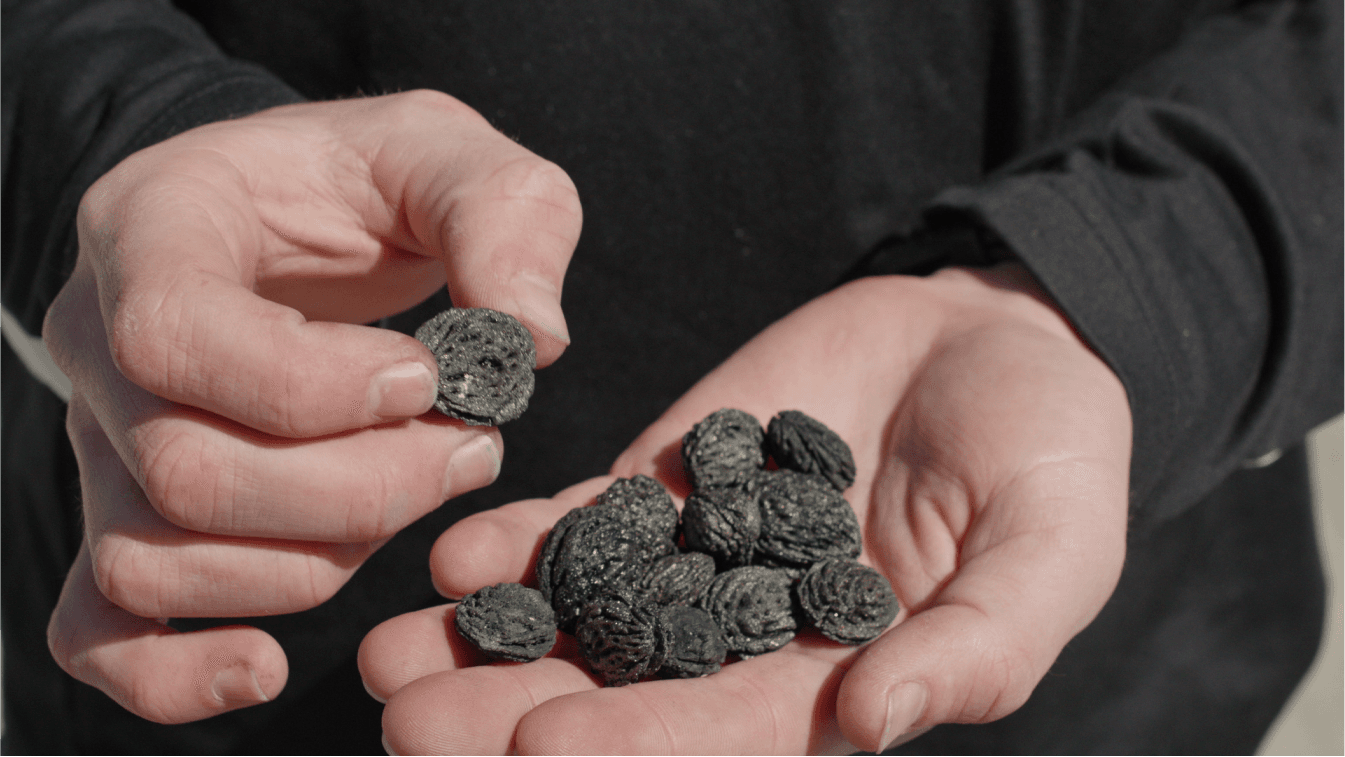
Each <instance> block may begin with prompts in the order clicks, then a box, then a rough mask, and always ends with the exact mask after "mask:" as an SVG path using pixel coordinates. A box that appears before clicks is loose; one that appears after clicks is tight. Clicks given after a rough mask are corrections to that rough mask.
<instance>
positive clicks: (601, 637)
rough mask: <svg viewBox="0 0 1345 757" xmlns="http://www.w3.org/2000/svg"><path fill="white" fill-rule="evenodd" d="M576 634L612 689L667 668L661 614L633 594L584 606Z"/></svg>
mask: <svg viewBox="0 0 1345 757" xmlns="http://www.w3.org/2000/svg"><path fill="white" fill-rule="evenodd" d="M574 634H575V639H576V640H577V641H578V642H579V653H580V654H581V655H583V657H584V659H585V660H587V661H588V666H589V669H591V670H592V671H593V672H594V673H597V674H598V675H600V676H602V679H603V682H604V683H605V684H606V685H608V686H625V685H627V684H632V683H635V682H636V681H638V680H640V679H641V678H644V677H645V676H646V675H649V674H652V673H653V672H654V671H656V670H658V669H659V668H661V667H662V666H663V662H664V661H663V659H662V656H661V654H660V650H659V647H660V644H659V638H658V637H659V634H658V615H657V614H656V613H655V611H654V608H653V607H651V606H650V605H648V604H645V603H644V602H641V601H640V600H638V599H636V598H634V597H633V596H631V595H630V594H626V593H622V592H612V593H603V594H600V595H599V596H596V597H594V598H593V599H592V600H591V601H590V602H589V603H588V604H587V605H585V606H584V608H583V612H582V613H581V614H580V616H579V622H578V626H577V627H576V628H575V632H574Z"/></svg>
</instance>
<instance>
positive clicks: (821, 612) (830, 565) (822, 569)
mask: <svg viewBox="0 0 1345 757" xmlns="http://www.w3.org/2000/svg"><path fill="white" fill-rule="evenodd" d="M798 597H799V605H800V606H801V607H802V608H803V612H804V614H805V615H807V617H808V620H809V621H810V622H811V623H812V624H813V625H814V626H816V627H817V630H819V631H821V632H822V635H823V636H826V637H827V638H828V639H832V640H833V641H839V642H841V643H842V644H863V643H865V642H868V641H872V640H873V639H875V638H877V637H878V635H879V634H881V633H882V632H883V631H884V630H886V629H887V626H888V624H890V623H891V622H892V620H893V619H894V618H896V617H897V611H898V610H899V609H900V608H899V606H898V604H897V595H896V594H895V593H893V591H892V584H891V583H889V582H888V580H887V579H886V578H885V577H884V576H883V574H881V573H879V572H878V571H876V570H874V569H873V568H870V567H868V566H866V565H861V564H860V563H858V562H855V561H854V560H846V559H839V558H837V559H831V560H823V561H821V562H819V563H816V564H814V565H813V567H811V568H809V569H808V572H807V573H805V574H804V575H803V578H802V579H801V580H800V581H799V585H798Z"/></svg>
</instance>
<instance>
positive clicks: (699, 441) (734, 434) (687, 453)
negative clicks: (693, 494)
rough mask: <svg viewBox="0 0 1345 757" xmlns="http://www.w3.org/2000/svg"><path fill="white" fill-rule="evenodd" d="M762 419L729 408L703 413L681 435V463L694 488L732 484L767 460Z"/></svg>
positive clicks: (737, 482) (740, 480) (739, 481)
mask: <svg viewBox="0 0 1345 757" xmlns="http://www.w3.org/2000/svg"><path fill="white" fill-rule="evenodd" d="M764 438H765V432H764V431H762V430H761V421H759V420H757V419H756V418H755V417H753V416H752V415H751V414H749V413H745V412H743V411H742V410H734V409H732V408H724V409H723V410H717V411H715V412H713V413H711V414H710V415H708V416H706V417H705V419H704V420H702V421H701V422H700V423H697V424H696V425H695V426H693V427H692V428H691V430H690V431H688V432H687V433H686V435H685V436H683V437H682V465H683V467H684V468H685V470H686V474H687V478H688V479H689V480H690V482H691V486H692V488H693V489H700V488H703V487H709V486H733V485H735V484H739V483H741V482H742V481H743V479H744V478H746V477H747V476H748V475H749V474H750V473H752V472H753V471H755V470H759V469H760V468H761V466H763V465H765V464H766V457H765V453H763V452H762V449H761V445H762V440H763V439H764Z"/></svg>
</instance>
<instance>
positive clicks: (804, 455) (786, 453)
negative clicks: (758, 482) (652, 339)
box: [766, 410, 855, 491]
mask: <svg viewBox="0 0 1345 757" xmlns="http://www.w3.org/2000/svg"><path fill="white" fill-rule="evenodd" d="M766 452H767V453H768V454H769V455H770V456H771V458H772V459H774V460H775V464H776V465H778V466H780V467H781V468H787V469H789V470H793V471H798V472H800V473H814V474H817V475H819V476H822V477H823V478H825V479H826V480H828V481H830V482H831V484H832V486H835V487H836V490H837V491H845V490H846V489H848V488H849V487H850V485H851V484H853V483H854V482H855V458H854V455H853V454H851V452H850V445H848V444H846V443H845V441H844V440H842V439H841V437H840V436H839V435H838V434H837V433H836V432H835V431H832V430H831V429H829V428H827V427H826V425H825V424H823V423H822V421H819V420H817V419H815V418H812V417H810V416H808V415H805V414H803V413H802V412H800V411H798V410H785V411H783V412H781V413H780V414H779V415H776V416H775V417H774V418H772V419H771V422H770V424H769V425H768V426H767V427H766Z"/></svg>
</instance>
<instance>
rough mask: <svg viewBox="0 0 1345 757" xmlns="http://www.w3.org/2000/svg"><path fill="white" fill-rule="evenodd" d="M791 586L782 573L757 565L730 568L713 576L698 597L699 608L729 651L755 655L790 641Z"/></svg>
mask: <svg viewBox="0 0 1345 757" xmlns="http://www.w3.org/2000/svg"><path fill="white" fill-rule="evenodd" d="M792 583H793V581H792V579H790V577H789V574H788V573H787V572H785V571H782V570H776V569H774V568H766V567H762V566H760V565H748V566H745V567H742V568H734V569H733V570H730V571H727V572H725V573H720V574H719V575H717V576H715V580H714V581H712V582H710V586H709V588H708V589H706V590H705V596H704V597H702V598H701V607H703V608H704V609H705V610H706V611H707V612H709V613H710V616H711V617H712V618H714V620H715V623H716V624H718V626H719V627H720V628H721V629H723V631H724V638H725V639H726V640H727V642H728V647H729V651H730V652H737V653H738V654H740V655H758V654H763V653H765V652H770V651H773V650H776V649H779V648H780V647H783V646H784V645H785V644H787V643H789V641H790V639H793V638H794V633H795V631H796V629H797V628H798V625H799V624H798V620H797V618H795V616H794V600H793V597H792V596H791V593H790V585H791V584H792Z"/></svg>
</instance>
